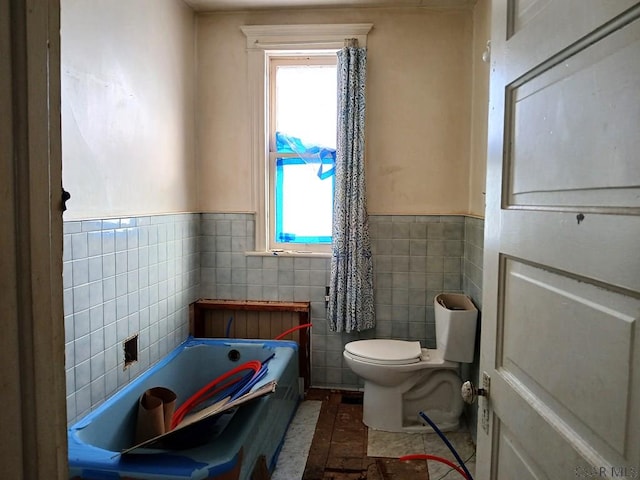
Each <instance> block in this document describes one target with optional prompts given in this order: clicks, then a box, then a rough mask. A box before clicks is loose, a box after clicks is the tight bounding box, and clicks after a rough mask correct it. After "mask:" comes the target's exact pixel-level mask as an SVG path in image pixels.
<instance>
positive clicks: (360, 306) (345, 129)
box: [327, 40, 375, 332]
mask: <svg viewBox="0 0 640 480" xmlns="http://www.w3.org/2000/svg"><path fill="white" fill-rule="evenodd" d="M354 43H355V44H354ZM347 44H349V45H348V46H345V48H343V49H342V50H340V52H338V125H337V129H338V139H337V140H338V141H337V144H336V171H335V175H336V178H335V196H334V207H333V244H332V257H331V280H330V287H331V290H330V294H329V306H328V309H327V319H328V321H329V329H330V330H331V331H334V332H342V331H345V332H351V331H354V330H356V331H360V330H365V329H368V328H373V327H375V310H374V303H373V260H372V258H371V241H370V239H369V224H368V218H367V209H366V203H365V178H364V120H365V78H366V65H367V50H366V48H358V46H357V42H354V41H352V40H349V41H348V42H345V45H347Z"/></svg>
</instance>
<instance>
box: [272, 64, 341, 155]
mask: <svg viewBox="0 0 640 480" xmlns="http://www.w3.org/2000/svg"><path fill="white" fill-rule="evenodd" d="M336 99H337V73H336V67H335V65H280V66H278V67H277V69H276V111H275V112H276V115H275V117H276V125H275V127H276V128H275V130H277V131H279V132H284V133H285V134H287V135H289V136H292V137H297V138H300V139H301V140H302V141H303V142H304V143H305V144H306V145H321V146H323V147H329V148H334V149H335V148H336V108H337V107H336V103H337V100H336Z"/></svg>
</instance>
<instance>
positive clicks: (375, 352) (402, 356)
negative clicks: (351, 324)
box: [344, 339, 422, 365]
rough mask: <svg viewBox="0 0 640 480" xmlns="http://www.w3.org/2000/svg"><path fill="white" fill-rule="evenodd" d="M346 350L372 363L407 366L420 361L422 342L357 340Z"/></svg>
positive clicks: (347, 345) (348, 345)
mask: <svg viewBox="0 0 640 480" xmlns="http://www.w3.org/2000/svg"><path fill="white" fill-rule="evenodd" d="M344 349H345V350H346V351H347V352H349V353H350V354H351V355H355V356H357V357H360V358H363V359H365V360H370V361H371V362H372V363H380V364H382V363H384V364H387V365H394V364H396V365H405V364H407V363H416V362H419V361H420V355H421V354H422V348H421V347H420V342H408V341H405V340H383V339H375V340H357V341H355V342H349V343H347V344H346V345H345V347H344Z"/></svg>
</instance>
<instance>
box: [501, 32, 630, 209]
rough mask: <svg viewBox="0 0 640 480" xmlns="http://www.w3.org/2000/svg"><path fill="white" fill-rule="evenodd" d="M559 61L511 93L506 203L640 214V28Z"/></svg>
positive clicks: (614, 34) (532, 74)
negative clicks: (639, 199) (639, 210)
mask: <svg viewBox="0 0 640 480" xmlns="http://www.w3.org/2000/svg"><path fill="white" fill-rule="evenodd" d="M599 35H601V33H600V32H596V33H594V40H596V39H598V36H599ZM553 62H554V63H553V64H552V65H551V66H550V68H548V69H536V70H535V71H532V72H530V73H528V74H526V75H525V76H524V77H522V78H520V79H518V80H517V82H516V83H515V84H513V85H512V86H511V87H509V89H508V94H507V104H506V107H505V108H506V110H507V118H508V124H507V125H506V132H505V136H506V137H507V142H506V145H508V148H507V151H506V159H505V168H506V171H507V172H508V174H509V177H508V180H509V184H508V187H507V188H508V191H507V192H506V193H507V194H506V198H505V199H504V203H505V204H506V206H510V207H514V206H515V207H518V206H520V207H544V208H551V209H571V208H573V209H575V208H580V209H584V210H585V211H603V212H606V211H609V210H612V209H618V210H622V212H620V213H624V210H625V209H633V208H635V209H638V208H640V202H639V201H638V198H639V197H640V165H639V164H638V161H637V152H638V151H640V136H638V135H637V132H636V130H637V125H639V124H640V96H639V95H637V92H638V91H640V21H638V20H636V21H634V22H633V23H631V24H629V25H626V26H625V27H624V28H622V29H619V30H613V31H612V32H611V33H610V34H609V35H606V36H604V37H603V38H600V39H599V41H597V42H596V43H594V44H593V45H591V46H589V47H588V48H585V49H583V50H579V51H578V53H576V54H575V55H572V56H568V57H566V58H560V59H558V58H556V59H554V61H553ZM620 118H625V121H624V122H620V121H619V120H620ZM595 205H598V208H589V207H593V206H595Z"/></svg>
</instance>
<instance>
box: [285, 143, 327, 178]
mask: <svg viewBox="0 0 640 480" xmlns="http://www.w3.org/2000/svg"><path fill="white" fill-rule="evenodd" d="M276 152H278V153H295V154H297V155H298V156H299V158H300V159H301V160H303V161H304V162H305V163H310V164H318V173H317V175H318V178H320V179H321V180H324V179H325V178H329V177H330V176H332V175H333V174H334V172H335V165H336V150H335V148H329V147H322V146H319V145H306V144H305V143H304V142H303V141H302V140H300V139H299V138H296V137H292V136H289V135H286V134H284V133H282V132H276Z"/></svg>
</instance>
